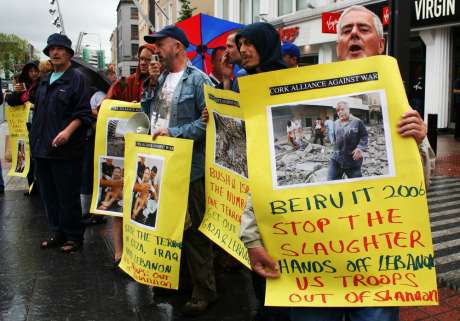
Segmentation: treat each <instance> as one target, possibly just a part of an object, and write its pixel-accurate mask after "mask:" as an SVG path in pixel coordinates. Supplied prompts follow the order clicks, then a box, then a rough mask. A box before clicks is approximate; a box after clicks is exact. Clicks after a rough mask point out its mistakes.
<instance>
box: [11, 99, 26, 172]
mask: <svg viewBox="0 0 460 321" xmlns="http://www.w3.org/2000/svg"><path fill="white" fill-rule="evenodd" d="M31 106H32V104H31V103H26V104H24V105H21V106H7V107H5V116H6V121H7V122H8V131H9V134H10V144H11V145H10V146H11V155H12V158H11V168H10V171H9V172H8V176H18V177H27V174H28V173H29V169H30V146H29V133H28V131H27V126H26V123H27V120H28V119H29V112H30V107H31Z"/></svg>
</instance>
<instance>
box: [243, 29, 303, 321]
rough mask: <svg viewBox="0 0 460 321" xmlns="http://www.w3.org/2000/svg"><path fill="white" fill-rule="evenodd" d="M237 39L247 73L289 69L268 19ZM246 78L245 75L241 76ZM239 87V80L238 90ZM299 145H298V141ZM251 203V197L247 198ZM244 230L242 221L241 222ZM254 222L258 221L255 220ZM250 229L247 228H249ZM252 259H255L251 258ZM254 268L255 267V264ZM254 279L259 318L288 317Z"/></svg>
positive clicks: (280, 319)
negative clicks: (270, 302) (266, 302)
mask: <svg viewBox="0 0 460 321" xmlns="http://www.w3.org/2000/svg"><path fill="white" fill-rule="evenodd" d="M235 42H236V44H237V46H238V50H239V52H240V54H241V58H242V62H241V65H242V66H243V68H244V70H245V71H246V72H247V74H258V73H262V72H268V71H274V70H279V69H284V68H286V66H285V64H284V62H283V60H282V57H281V43H280V38H279V34H278V32H277V31H276V30H275V28H273V26H272V25H270V24H268V23H265V22H257V23H253V24H250V25H248V26H246V27H245V28H243V29H242V30H240V31H239V32H238V34H237V35H236V37H235ZM240 77H244V74H242V75H239V76H238V78H240ZM236 89H238V90H239V88H238V84H237V81H236V86H235V90H236ZM291 126H292V127H293V128H292V129H293V130H295V131H296V130H297V129H298V128H297V123H295V122H292V123H291ZM297 144H299V143H298V142H297ZM248 202H251V197H249V198H248ZM241 224H242V226H241V229H243V228H244V227H243V222H241ZM254 225H255V223H254ZM246 232H248V230H246ZM246 240H250V237H247V238H243V242H244V243H245V246H246V247H248V253H249V255H251V251H249V249H250V248H252V247H253V246H256V247H258V246H259V245H260V244H261V243H258V242H256V243H255V244H254V243H251V241H249V242H245V241H246ZM251 262H252V261H251ZM253 271H254V267H253ZM252 281H253V286H254V291H255V295H256V298H257V301H258V304H259V309H258V311H257V315H256V317H255V318H256V320H264V321H271V320H273V321H275V320H276V321H283V320H288V315H287V310H286V309H284V308H276V307H265V306H264V299H265V279H264V278H262V277H261V276H259V275H258V274H256V273H252Z"/></svg>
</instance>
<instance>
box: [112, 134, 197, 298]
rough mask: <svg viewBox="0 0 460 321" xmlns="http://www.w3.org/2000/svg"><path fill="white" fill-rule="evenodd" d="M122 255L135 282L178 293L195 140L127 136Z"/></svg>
mask: <svg viewBox="0 0 460 321" xmlns="http://www.w3.org/2000/svg"><path fill="white" fill-rule="evenodd" d="M125 144H126V145H125V148H126V149H125V171H124V188H123V199H124V207H123V256H122V259H121V263H120V267H121V268H122V269H123V270H124V271H125V272H126V273H128V274H129V275H130V276H131V277H133V278H134V279H135V280H136V281H137V282H140V283H143V284H148V285H153V286H158V287H163V288H170V289H177V288H178V287H179V268H180V256H181V249H182V235H183V232H184V221H185V213H186V211H187V203H188V191H189V184H190V169H191V166H192V165H191V164H192V149H193V141H191V140H186V139H179V138H170V137H159V138H157V139H156V140H155V141H152V136H149V135H138V134H133V133H130V134H126V136H125Z"/></svg>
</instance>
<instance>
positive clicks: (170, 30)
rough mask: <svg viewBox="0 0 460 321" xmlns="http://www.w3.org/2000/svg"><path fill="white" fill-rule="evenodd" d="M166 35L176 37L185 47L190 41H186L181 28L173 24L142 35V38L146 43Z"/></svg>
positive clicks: (153, 41)
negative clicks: (150, 33)
mask: <svg viewBox="0 0 460 321" xmlns="http://www.w3.org/2000/svg"><path fill="white" fill-rule="evenodd" d="M166 37H171V38H174V39H176V40H177V41H179V42H181V43H182V44H183V45H184V47H185V48H187V47H188V46H189V45H190V42H189V41H188V39H187V36H186V35H185V33H184V32H183V31H182V29H180V28H179V27H176V26H175V25H169V26H166V27H164V28H163V29H161V30H160V31H158V32H155V33H154V34H152V35H148V36H144V40H145V42H148V43H155V42H156V41H158V40H160V39H163V38H166Z"/></svg>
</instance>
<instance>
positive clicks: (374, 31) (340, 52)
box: [241, 6, 434, 321]
mask: <svg viewBox="0 0 460 321" xmlns="http://www.w3.org/2000/svg"><path fill="white" fill-rule="evenodd" d="M336 49H337V56H338V57H339V59H340V60H350V59H357V58H365V57H371V56H376V55H381V54H383V52H384V49H385V40H384V38H383V27H382V23H381V21H380V19H379V18H378V17H377V16H376V15H375V14H374V13H373V12H372V11H370V10H368V9H366V8H365V7H362V6H352V7H350V8H348V9H346V10H345V11H344V12H343V13H342V15H341V17H340V19H339V22H338V24H337V47H336ZM389 107H390V108H391V106H389ZM397 130H398V133H399V134H400V135H401V136H402V137H412V138H414V139H415V141H416V142H417V144H418V146H419V151H420V155H421V157H422V162H423V167H424V174H425V181H426V182H427V184H428V183H429V178H430V175H431V172H432V171H433V170H434V153H433V152H432V150H431V148H430V146H429V143H428V140H427V139H426V133H427V127H426V125H425V123H424V122H423V120H422V118H421V117H420V115H419V114H418V112H416V111H415V110H412V109H411V110H409V111H407V112H406V113H404V114H403V115H402V117H401V119H400V121H399V122H398V129H397ZM243 221H245V224H244V228H243ZM241 238H242V240H243V242H244V243H245V245H246V246H247V247H248V252H249V258H250V260H251V266H252V267H253V269H254V271H255V272H257V273H258V274H260V275H261V276H262V277H266V278H267V277H269V278H277V277H279V276H280V274H279V272H278V269H277V265H276V263H275V261H274V260H273V258H271V257H270V255H269V254H268V253H267V251H266V250H265V248H264V246H263V240H262V239H261V236H260V233H259V230H258V228H257V223H256V221H255V218H254V214H253V213H252V211H250V210H245V213H244V214H243V217H242V230H241ZM256 243H257V244H259V246H255V247H249V246H248V245H249V244H256ZM344 318H345V319H346V320H347V321H377V320H378V321H399V309H398V308H397V307H360V308H293V309H292V310H291V321H343V320H344Z"/></svg>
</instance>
